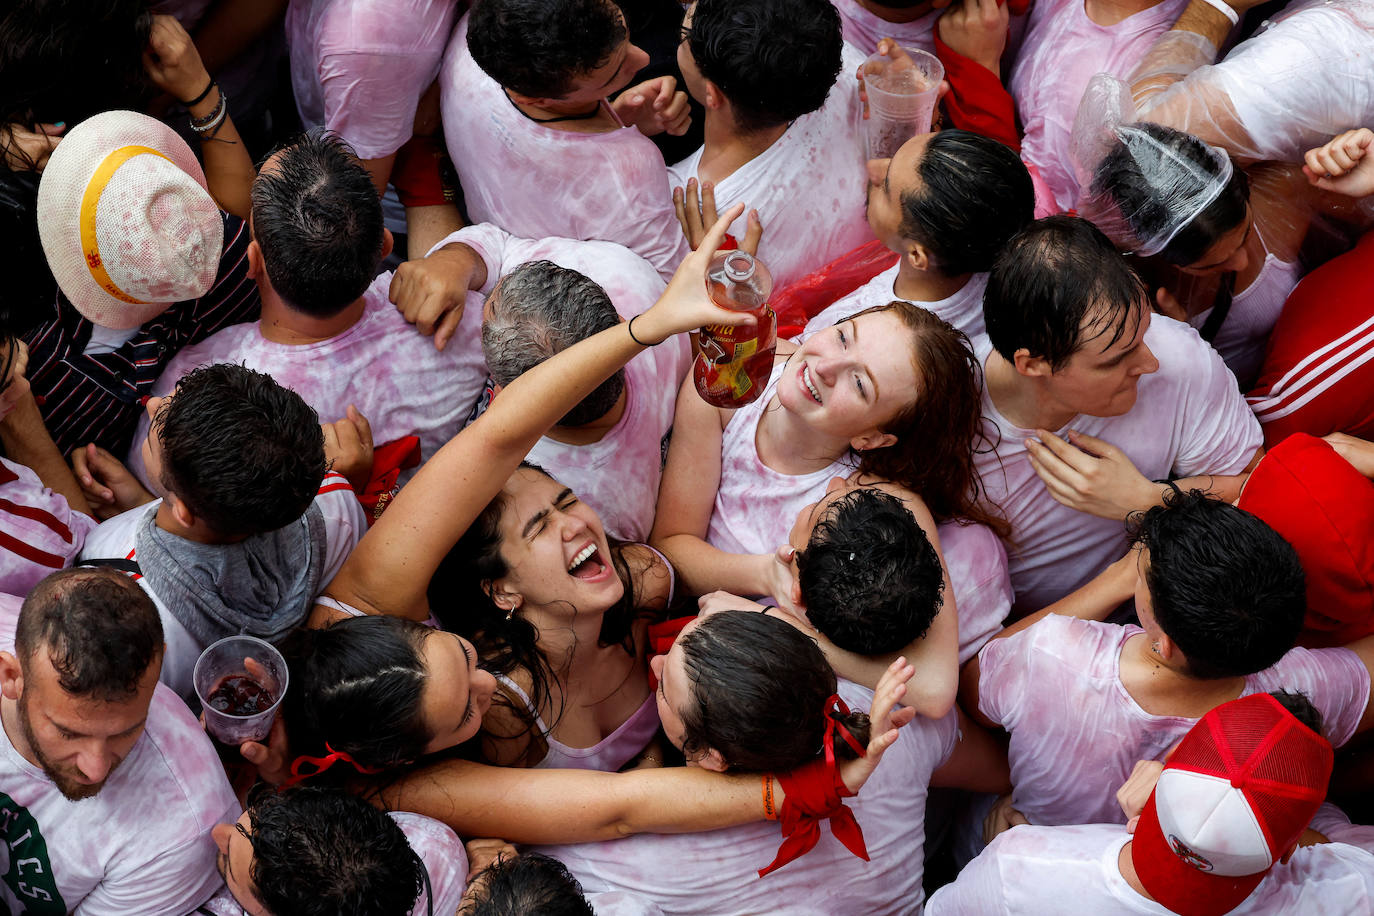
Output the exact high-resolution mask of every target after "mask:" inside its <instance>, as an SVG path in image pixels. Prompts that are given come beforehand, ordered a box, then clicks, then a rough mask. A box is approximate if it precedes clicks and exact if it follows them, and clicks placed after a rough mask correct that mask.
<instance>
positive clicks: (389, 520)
mask: <svg viewBox="0 0 1374 916" xmlns="http://www.w3.org/2000/svg"><path fill="white" fill-rule="evenodd" d="M742 209H743V208H742V207H741V206H736V207H734V208H732V209H731V210H730V211H729V212H728V213H726V214H725V216H724V217H722V218H721V220H719V221H717V223H716V225H715V226H714V227H712V229H711V233H710V235H709V236H708V239H707V241H708V243H709V244H706V245H703V246H702V248H701V250H700V251H697V252H693V253H692V254H691V255H689V256H688V257H687V258H686V260H684V261H683V262H682V266H681V267H679V268H678V271H677V273H676V274H674V276H673V280H672V282H671V283H670V284H669V285H668V288H667V289H666V290H665V291H664V293H663V296H662V297H661V298H660V299H659V301H658V302H657V303H655V304H654V306H653V307H652V308H650V309H649V310H648V311H647V312H645V313H644V314H643V315H641V316H639V317H638V318H636V319H635V321H634V322H633V325H631V324H630V323H625V324H620V325H617V326H615V327H613V328H608V329H607V330H605V331H602V332H601V333H599V334H597V335H595V336H593V337H590V338H588V339H587V340H584V341H581V342H580V343H578V344H576V345H575V346H572V347H569V348H568V349H567V350H564V351H563V352H562V353H559V354H558V355H556V356H554V357H553V358H551V359H549V360H547V361H545V362H543V363H541V364H540V365H539V366H536V367H535V368H534V369H532V370H530V371H529V372H526V373H525V374H524V375H522V376H520V377H519V378H518V379H516V380H515V381H514V382H512V383H511V384H510V385H508V386H507V387H506V388H505V389H504V390H503V391H502V392H501V394H500V396H499V397H497V398H495V399H494V400H493V401H492V405H491V407H490V408H489V409H488V410H487V412H486V413H484V414H483V415H482V416H481V417H479V418H478V420H477V422H475V423H473V424H472V425H471V426H469V427H468V428H467V429H464V430H463V431H462V432H460V433H459V434H458V435H457V436H455V437H454V438H453V439H452V440H450V441H449V443H448V444H447V445H445V446H444V447H443V448H441V449H440V450H439V451H438V453H437V454H435V456H434V457H433V458H431V459H430V460H429V462H428V463H427V464H426V465H425V466H424V467H423V468H421V470H420V472H419V473H418V474H416V475H415V478H414V479H413V480H411V482H410V483H408V484H407V485H406V486H405V487H403V488H402V489H401V492H400V493H399V495H397V497H396V500H395V501H394V502H393V503H392V504H391V506H390V507H388V509H387V511H386V514H384V515H383V516H382V517H381V519H379V520H378V522H377V524H376V525H375V526H374V527H373V528H372V529H371V530H370V531H368V533H367V535H366V536H364V538H363V540H362V541H361V542H360V543H359V544H358V547H357V549H356V550H355V551H354V552H353V555H352V556H350V557H349V559H348V561H347V562H346V563H345V564H344V568H343V569H342V570H340V572H339V575H338V576H336V577H335V578H334V581H333V582H331V583H330V584H329V587H328V588H327V589H326V590H325V592H326V594H328V595H329V596H330V597H332V598H334V599H336V600H338V601H342V602H345V603H347V604H350V605H352V606H353V607H356V608H358V609H359V610H362V611H364V612H367V613H374V614H381V613H390V614H394V615H397V616H403V617H409V618H412V619H417V620H422V619H424V618H425V617H426V616H428V614H429V604H428V601H427V599H426V590H427V588H428V585H429V580H430V578H431V576H432V575H433V573H434V570H435V569H437V568H438V566H439V563H440V562H441V561H442V560H443V558H444V556H445V555H446V554H447V553H448V551H449V549H450V548H452V546H453V545H454V544H455V543H456V542H457V541H458V539H459V538H460V537H461V536H462V534H463V532H464V531H466V530H467V528H468V525H470V524H471V523H472V520H473V519H475V518H476V517H477V515H478V514H479V513H480V512H481V511H482V509H483V508H484V507H485V506H486V505H487V503H489V502H490V501H491V500H492V498H493V497H494V496H495V495H496V494H497V493H499V492H500V491H501V487H502V486H503V485H504V484H505V482H506V479H507V478H508V477H510V475H511V473H512V472H514V470H515V469H516V467H517V466H518V465H519V464H520V462H521V461H522V460H523V459H524V457H525V455H526V454H527V453H528V452H529V450H530V448H532V447H533V446H534V444H535V443H536V442H538V441H539V437H540V436H542V435H543V434H544V433H545V432H546V431H547V430H548V429H549V428H550V427H551V426H553V425H554V424H555V423H557V422H558V420H559V419H560V418H561V417H562V416H563V415H564V414H565V413H567V411H568V410H570V409H571V408H572V407H573V406H575V405H576V404H577V403H578V402H579V401H581V400H582V398H584V397H585V396H586V395H587V394H588V393H590V392H591V391H592V389H594V388H595V387H596V386H597V385H599V384H601V382H602V381H604V380H605V379H606V378H607V377H609V376H610V375H611V374H612V373H613V372H615V371H616V370H617V369H619V368H620V367H621V366H623V365H624V364H625V363H626V362H628V361H629V360H630V358H631V357H633V356H634V355H635V354H637V353H638V352H639V351H640V350H641V349H643V344H641V343H638V342H636V338H637V339H638V341H643V342H644V344H657V343H660V342H662V341H664V340H666V339H668V338H669V337H671V336H672V335H674V334H677V333H681V332H683V331H690V330H695V329H696V328H698V327H700V326H701V325H703V324H706V323H708V322H714V323H719V324H741V323H746V322H750V321H753V318H752V316H749V315H747V314H745V313H741V312H730V311H726V310H723V309H720V308H717V307H716V306H715V305H713V304H712V303H711V301H710V299H709V298H708V297H707V295H706V285H705V282H704V277H705V271H706V265H707V264H708V263H709V262H710V259H711V256H712V255H713V254H714V253H715V249H716V247H717V246H718V245H719V244H720V242H721V239H722V238H724V235H725V227H726V226H728V225H729V220H731V219H734V218H735V217H737V216H739V213H740V212H741V210H742Z"/></svg>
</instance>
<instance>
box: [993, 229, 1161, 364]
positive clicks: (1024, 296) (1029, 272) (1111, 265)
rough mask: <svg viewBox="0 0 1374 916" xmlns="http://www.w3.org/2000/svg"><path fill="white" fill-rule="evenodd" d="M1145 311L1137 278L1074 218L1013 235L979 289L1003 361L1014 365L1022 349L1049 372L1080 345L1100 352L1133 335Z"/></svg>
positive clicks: (1142, 288) (1107, 241) (1142, 289)
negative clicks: (983, 287) (984, 285)
mask: <svg viewBox="0 0 1374 916" xmlns="http://www.w3.org/2000/svg"><path fill="white" fill-rule="evenodd" d="M1148 308H1149V292H1148V290H1147V289H1146V288H1145V283H1144V281H1142V280H1141V279H1140V277H1139V276H1138V275H1137V274H1136V272H1135V271H1134V270H1132V269H1131V266H1130V265H1129V264H1128V263H1126V260H1125V258H1123V257H1122V256H1121V253H1120V252H1118V251H1117V250H1116V248H1115V246H1113V245H1112V242H1111V240H1110V239H1108V238H1107V237H1106V236H1105V235H1103V234H1102V231H1101V230H1100V229H1098V228H1097V227H1096V226H1094V225H1093V224H1092V223H1090V222H1088V221H1087V220H1085V219H1081V218H1079V217H1077V216H1049V217H1046V218H1045V219H1040V220H1036V221H1035V222H1033V223H1031V224H1030V225H1029V226H1027V227H1026V228H1025V229H1022V230H1021V231H1020V232H1018V233H1017V234H1016V235H1015V236H1014V237H1012V240H1011V241H1010V242H1008V243H1007V245H1006V247H1005V248H1003V249H1002V253H1001V254H999V255H998V256H997V260H996V261H995V262H994V264H993V267H992V272H991V274H990V275H989V276H988V285H987V290H986V291H985V292H984V293H983V318H984V321H985V323H986V325H987V334H988V340H989V341H990V342H991V343H992V346H993V348H994V349H995V350H996V351H997V352H998V353H999V354H1001V356H1002V358H1003V359H1005V360H1007V361H1008V362H1013V361H1015V359H1016V351H1017V350H1022V349H1024V350H1026V351H1028V352H1029V353H1030V355H1031V356H1033V357H1039V358H1042V359H1044V360H1046V361H1047V362H1048V363H1049V364H1050V368H1051V370H1053V371H1056V372H1057V371H1058V370H1060V369H1062V368H1063V367H1064V366H1065V365H1066V364H1067V363H1068V361H1069V359H1070V358H1071V357H1072V356H1073V355H1074V354H1075V353H1077V352H1078V351H1079V350H1081V349H1084V348H1086V347H1089V346H1094V347H1097V348H1098V349H1099V351H1100V350H1106V349H1107V348H1108V347H1110V346H1111V345H1112V344H1114V343H1116V342H1117V341H1118V340H1120V339H1121V338H1122V337H1125V336H1127V335H1129V334H1133V333H1134V332H1135V328H1136V327H1137V326H1138V325H1139V323H1140V320H1141V317H1142V315H1143V314H1144V312H1143V309H1148ZM1088 322H1091V323H1092V329H1085V327H1084V326H1085V324H1087V323H1088Z"/></svg>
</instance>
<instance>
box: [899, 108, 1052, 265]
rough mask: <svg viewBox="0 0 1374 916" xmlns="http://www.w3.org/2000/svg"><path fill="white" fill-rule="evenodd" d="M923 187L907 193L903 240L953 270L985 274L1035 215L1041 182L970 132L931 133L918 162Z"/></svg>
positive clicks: (1014, 158)
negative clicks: (1035, 183) (1034, 181)
mask: <svg viewBox="0 0 1374 916" xmlns="http://www.w3.org/2000/svg"><path fill="white" fill-rule="evenodd" d="M916 175H917V177H918V178H920V182H921V183H920V185H919V186H918V187H916V188H915V189H913V190H910V191H907V192H905V193H903V194H902V195H901V201H902V224H901V226H900V227H899V228H898V231H899V232H900V233H901V234H902V237H903V238H907V239H911V240H912V241H914V242H918V243H919V244H921V245H922V246H924V247H925V248H926V250H927V251H929V252H930V254H931V257H932V259H933V260H934V263H935V267H937V268H938V269H939V270H940V272H941V273H943V274H945V275H947V276H959V275H961V274H972V273H985V272H987V271H989V270H992V263H993V261H994V259H996V257H997V255H998V253H999V252H1000V251H1001V250H1002V248H1003V246H1005V245H1006V244H1007V242H1008V241H1009V240H1010V239H1011V237H1012V236H1013V235H1015V234H1016V233H1017V232H1019V231H1020V230H1022V229H1024V228H1025V227H1026V226H1028V225H1029V224H1030V222H1031V220H1032V219H1034V218H1035V188H1034V187H1033V186H1032V185H1031V178H1030V173H1029V172H1027V171H1026V166H1025V165H1024V164H1023V163H1022V162H1021V159H1020V158H1019V157H1018V156H1017V155H1016V153H1014V152H1012V151H1011V149H1010V148H1008V147H1007V146H1005V145H1003V144H1001V143H998V142H997V141H996V140H992V139H989V138H988V137H984V136H980V135H979V134H975V133H970V132H969V131H966V130H942V131H940V132H939V133H937V134H935V135H934V136H932V137H931V138H930V142H929V143H928V144H927V146H926V149H925V154H924V155H923V156H922V157H921V161H920V164H918V165H917V166H916Z"/></svg>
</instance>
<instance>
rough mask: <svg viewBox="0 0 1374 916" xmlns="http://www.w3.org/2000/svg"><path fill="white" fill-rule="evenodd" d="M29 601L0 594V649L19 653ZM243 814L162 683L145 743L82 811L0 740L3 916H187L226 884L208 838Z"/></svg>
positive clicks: (209, 750) (201, 737)
mask: <svg viewBox="0 0 1374 916" xmlns="http://www.w3.org/2000/svg"><path fill="white" fill-rule="evenodd" d="M22 603H23V600H22V599H20V598H17V597H14V596H12V595H0V650H3V651H6V652H13V651H14V630H15V626H16V625H17V624H18V622H19V608H20V605H21V604H22ZM241 813H242V810H241V809H240V808H239V803H238V799H236V798H235V797H234V793H233V790H231V789H230V788H229V782H228V780H226V779H225V777H224V767H223V766H222V765H221V764H220V762H219V757H218V756H216V754H215V750H214V748H213V747H212V746H211V744H210V739H209V738H207V737H206V735H205V732H204V730H202V729H201V727H200V725H199V723H197V722H196V720H195V717H194V716H192V715H191V713H190V711H189V710H188V709H187V708H186V706H185V704H183V703H182V702H181V701H180V700H179V699H177V698H176V696H175V695H173V693H172V692H171V691H170V690H168V689H167V688H166V687H164V686H162V685H158V687H157V689H156V690H155V691H154V693H153V699H152V704H151V705H150V706H149V708H148V721H147V727H146V728H145V729H144V731H143V734H142V736H140V737H139V739H138V741H137V742H135V743H134V746H133V749H132V750H131V751H129V754H128V756H126V757H125V758H124V760H123V762H122V763H120V765H119V766H118V767H117V768H116V769H115V770H113V771H112V772H111V773H110V776H109V779H108V781H107V782H106V783H105V786H104V787H103V788H102V789H101V790H100V792H99V793H98V794H97V795H96V796H95V797H93V798H88V799H85V800H83V801H68V800H67V798H66V797H65V796H63V795H62V793H61V792H60V791H58V789H57V786H55V785H54V784H53V782H52V780H50V779H49V778H48V777H47V775H46V774H44V773H43V771H42V770H41V769H40V768H38V767H36V766H34V765H33V764H31V763H29V762H28V761H27V760H25V759H24V758H23V757H22V756H20V754H19V752H18V751H17V750H15V748H14V745H13V744H11V743H10V739H9V736H8V735H7V734H5V733H4V732H3V731H0V840H3V842H0V910H3V911H5V912H12V913H27V914H29V916H62V914H66V913H69V912H74V913H77V914H78V916H128V914H130V913H138V914H140V916H164V914H165V916H182V914H184V913H188V912H190V911H191V910H194V909H195V908H196V907H197V906H199V905H200V904H202V903H204V902H205V901H206V900H207V899H208V898H209V897H210V895H211V894H212V893H214V891H215V888H216V887H217V886H218V885H219V881H220V877H219V872H217V871H216V870H215V852H216V851H215V844H214V841H213V840H211V839H210V828H211V827H213V826H214V825H215V824H218V823H220V822H222V821H228V822H229V823H233V822H234V821H235V820H237V819H238V816H239V815H240V814H241Z"/></svg>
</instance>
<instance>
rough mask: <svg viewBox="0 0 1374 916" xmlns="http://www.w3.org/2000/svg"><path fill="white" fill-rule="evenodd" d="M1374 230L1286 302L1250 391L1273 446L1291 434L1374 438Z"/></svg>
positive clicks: (1306, 280)
mask: <svg viewBox="0 0 1374 916" xmlns="http://www.w3.org/2000/svg"><path fill="white" fill-rule="evenodd" d="M1371 264H1374V232H1367V233H1365V236H1364V238H1362V239H1360V242H1359V244H1358V245H1356V246H1355V250H1353V251H1350V252H1347V253H1345V254H1343V255H1341V256H1340V257H1338V258H1333V259H1332V260H1330V261H1328V262H1327V263H1325V264H1323V265H1322V266H1321V267H1318V268H1317V269H1316V270H1314V271H1312V272H1311V273H1310V274H1308V275H1307V276H1306V277H1304V278H1303V280H1302V282H1301V283H1299V284H1298V286H1297V288H1296V289H1294V290H1293V292H1292V293H1291V294H1290V295H1289V297H1288V301H1287V302H1286V303H1284V306H1283V312H1282V314H1280V315H1279V320H1278V322H1277V323H1276V324H1275V325H1274V330H1273V332H1271V333H1270V335H1269V352H1268V353H1267V354H1266V355H1265V357H1264V367H1263V368H1262V369H1261V370H1260V375H1259V381H1258V382H1257V383H1256V384H1255V387H1254V388H1253V389H1251V391H1250V393H1249V394H1247V395H1246V396H1245V399H1246V401H1248V402H1249V404H1250V409H1251V410H1253V411H1254V412H1255V416H1256V417H1258V418H1259V421H1260V425H1261V427H1263V429H1264V444H1265V445H1266V446H1273V445H1275V444H1276V443H1278V442H1282V441H1283V440H1284V439H1286V438H1287V437H1288V436H1290V435H1292V434H1293V433H1310V434H1311V435H1314V436H1325V435H1327V434H1328V433H1334V432H1344V433H1350V434H1351V435H1352V436H1358V437H1360V438H1361V439H1374V269H1371V267H1370V265H1371Z"/></svg>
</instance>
